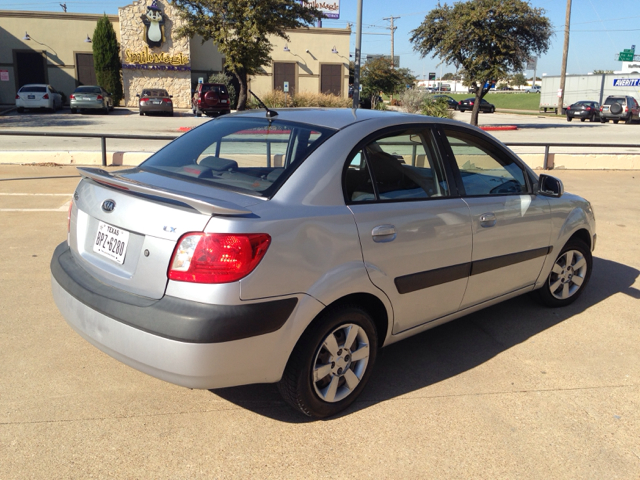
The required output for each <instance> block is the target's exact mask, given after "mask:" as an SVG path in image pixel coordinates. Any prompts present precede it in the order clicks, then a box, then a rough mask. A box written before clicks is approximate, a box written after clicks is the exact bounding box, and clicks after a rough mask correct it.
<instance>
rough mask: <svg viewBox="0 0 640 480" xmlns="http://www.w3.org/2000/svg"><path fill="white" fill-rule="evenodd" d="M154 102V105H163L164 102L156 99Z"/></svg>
mask: <svg viewBox="0 0 640 480" xmlns="http://www.w3.org/2000/svg"><path fill="white" fill-rule="evenodd" d="M152 103H153V104H154V105H161V104H162V102H161V101H160V100H154V101H153V102H152Z"/></svg>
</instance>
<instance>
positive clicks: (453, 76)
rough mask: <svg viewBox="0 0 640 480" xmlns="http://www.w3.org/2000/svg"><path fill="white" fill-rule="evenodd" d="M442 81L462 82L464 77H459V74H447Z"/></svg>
mask: <svg viewBox="0 0 640 480" xmlns="http://www.w3.org/2000/svg"><path fill="white" fill-rule="evenodd" d="M442 80H454V81H460V80H462V76H461V75H458V74H457V73H451V72H447V73H445V74H444V75H443V76H442Z"/></svg>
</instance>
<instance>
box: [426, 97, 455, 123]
mask: <svg viewBox="0 0 640 480" xmlns="http://www.w3.org/2000/svg"><path fill="white" fill-rule="evenodd" d="M420 113H422V114H423V115H428V116H429V117H440V118H453V111H452V110H449V105H448V104H447V100H446V99H445V98H438V99H435V98H433V95H426V96H425V99H424V102H423V103H422V108H421V109H420Z"/></svg>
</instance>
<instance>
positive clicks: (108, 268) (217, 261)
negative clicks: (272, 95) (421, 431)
mask: <svg viewBox="0 0 640 480" xmlns="http://www.w3.org/2000/svg"><path fill="white" fill-rule="evenodd" d="M78 170H79V172H80V174H81V175H82V180H81V181H80V183H79V184H78V186H77V187H76V190H75V192H74V196H73V200H72V204H71V207H70V209H69V216H68V220H66V221H65V224H66V225H67V226H68V227H67V228H68V230H67V234H65V235H60V237H61V238H60V240H61V241H62V242H61V243H60V245H59V246H58V247H57V248H56V250H55V252H54V253H53V258H52V260H51V275H52V278H51V287H52V291H53V298H54V300H55V302H56V304H57V306H58V308H59V309H60V311H61V312H62V315H63V316H64V318H65V319H66V321H67V322H68V323H69V324H70V325H71V326H72V327H73V328H74V329H75V330H77V331H78V333H80V335H82V336H83V337H84V338H85V339H86V340H87V341H89V342H91V343H92V344H94V345H95V346H96V347H98V348H100V349H102V350H103V351H104V352H106V353H107V354H109V355H111V356H113V357H115V358H116V359H118V360H119V361H121V362H124V363H126V364H128V365H130V366H132V367H133V368H137V369H139V370H141V371H143V372H145V373H147V374H149V375H153V376H155V377H157V378H160V379H163V380H165V381H168V382H172V383H175V384H178V385H182V386H185V387H189V388H201V389H211V388H224V387H230V386H234V385H247V384H252V383H277V384H278V388H279V390H280V393H281V394H282V396H283V397H284V399H285V400H286V401H287V402H288V403H290V404H291V405H292V406H293V407H294V408H295V409H297V410H299V411H301V412H302V413H304V414H305V415H309V416H314V417H327V416H329V415H334V414H336V413H338V412H340V411H341V410H343V409H345V408H347V407H348V406H349V405H350V404H351V403H352V402H353V401H354V400H355V399H356V398H357V397H358V395H359V394H360V393H361V392H362V390H363V388H364V387H365V384H366V383H367V380H368V379H369V378H370V376H371V371H372V370H373V368H374V364H375V360H376V356H377V354H378V352H379V350H380V349H381V348H382V347H385V346H387V345H391V344H393V343H395V342H398V341H400V340H403V339H405V338H408V337H410V336H412V335H415V334H417V333H420V332H424V331H425V330H428V329H430V328H433V327H435V326H437V325H441V324H443V323H445V322H448V321H450V320H455V319H456V318H459V317H462V316H464V315H467V314H469V313H472V312H475V311H477V310H479V309H481V308H484V307H488V306H491V305H494V304H496V303H498V302H502V301H505V300H508V299H511V298H513V297H516V296H517V295H521V294H524V293H531V294H532V295H533V296H535V298H536V299H537V300H538V301H540V302H541V303H543V304H545V305H547V306H550V307H553V308H558V307H562V306H566V305H569V304H570V303H572V302H573V301H574V300H576V299H577V298H578V297H579V296H580V294H581V293H583V292H584V291H585V288H586V287H587V284H588V282H589V277H590V275H591V267H592V254H591V252H592V250H593V248H594V247H595V244H596V232H595V217H594V213H593V209H592V207H591V204H590V203H589V202H588V201H587V200H585V199H583V198H580V197H578V196H576V195H571V194H570V193H565V192H564V188H563V186H562V182H561V181H560V180H558V179H556V178H553V177H551V176H549V175H546V174H540V175H538V174H537V173H536V172H534V171H533V170H531V169H530V168H529V167H527V165H526V164H525V163H523V162H522V161H521V160H520V159H519V158H518V157H517V156H516V155H515V154H514V153H513V152H512V151H511V150H509V149H508V148H506V147H505V146H504V145H502V144H501V143H500V142H498V141H497V140H496V139H495V138H493V137H492V136H490V135H488V134H486V133H484V132H482V131H480V130H478V129H476V128H473V127H470V126H469V125H467V124H464V123H462V122H456V121H453V120H448V119H440V118H432V117H426V116H424V115H409V114H405V113H396V112H378V111H375V110H362V109H358V110H356V111H353V110H351V109H346V108H342V109H309V108H305V109H286V108H285V109H278V111H277V112H274V111H273V110H267V111H266V112H265V111H264V110H250V111H247V112H240V113H238V114H237V115H228V116H225V117H222V118H220V119H218V120H216V121H213V122H206V123H204V124H203V125H201V126H200V127H198V128H196V129H193V130H192V131H190V132H188V133H185V134H184V135H182V136H181V137H179V138H178V139H177V140H175V141H173V142H172V143H170V144H169V145H167V146H165V147H164V148H162V149H161V150H159V151H158V152H157V153H155V154H154V155H152V156H151V157H150V158H149V159H147V160H146V161H144V162H143V163H141V164H140V165H138V166H136V167H133V168H129V169H126V170H118V171H105V170H103V169H100V168H79V169H78ZM511 305H512V308H507V309H504V310H503V312H506V313H504V315H507V316H508V315H511V316H512V317H514V322H513V323H514V325H517V323H518V322H517V320H518V318H517V317H518V313H519V312H518V308H513V307H514V306H516V304H511ZM527 308H528V307H527ZM580 308H584V305H583V306H580V307H578V309H580ZM505 323H506V322H505ZM496 328H498V327H496ZM514 328H515V327H514ZM81 354H82V353H78V355H79V356H80V355H81ZM78 358H80V357H78ZM391 358H392V357H388V358H387V359H386V360H387V367H388V361H389V360H390V359H391ZM403 372H404V373H403ZM404 374H406V375H407V376H409V377H410V376H411V375H414V374H415V372H414V371H413V370H412V369H410V368H409V369H404V366H402V368H398V375H404ZM398 381H403V380H400V379H399V380H398ZM404 381H411V380H410V379H405V380H404ZM379 386H382V387H384V386H383V385H380V384H379ZM149 395H151V393H149ZM372 396H373V397H375V394H373V395H372ZM370 398H371V397H370Z"/></svg>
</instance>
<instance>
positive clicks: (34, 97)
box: [27, 95, 36, 100]
mask: <svg viewBox="0 0 640 480" xmlns="http://www.w3.org/2000/svg"><path fill="white" fill-rule="evenodd" d="M27 98H28V99H29V100H35V99H36V96H35V95H27Z"/></svg>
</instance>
